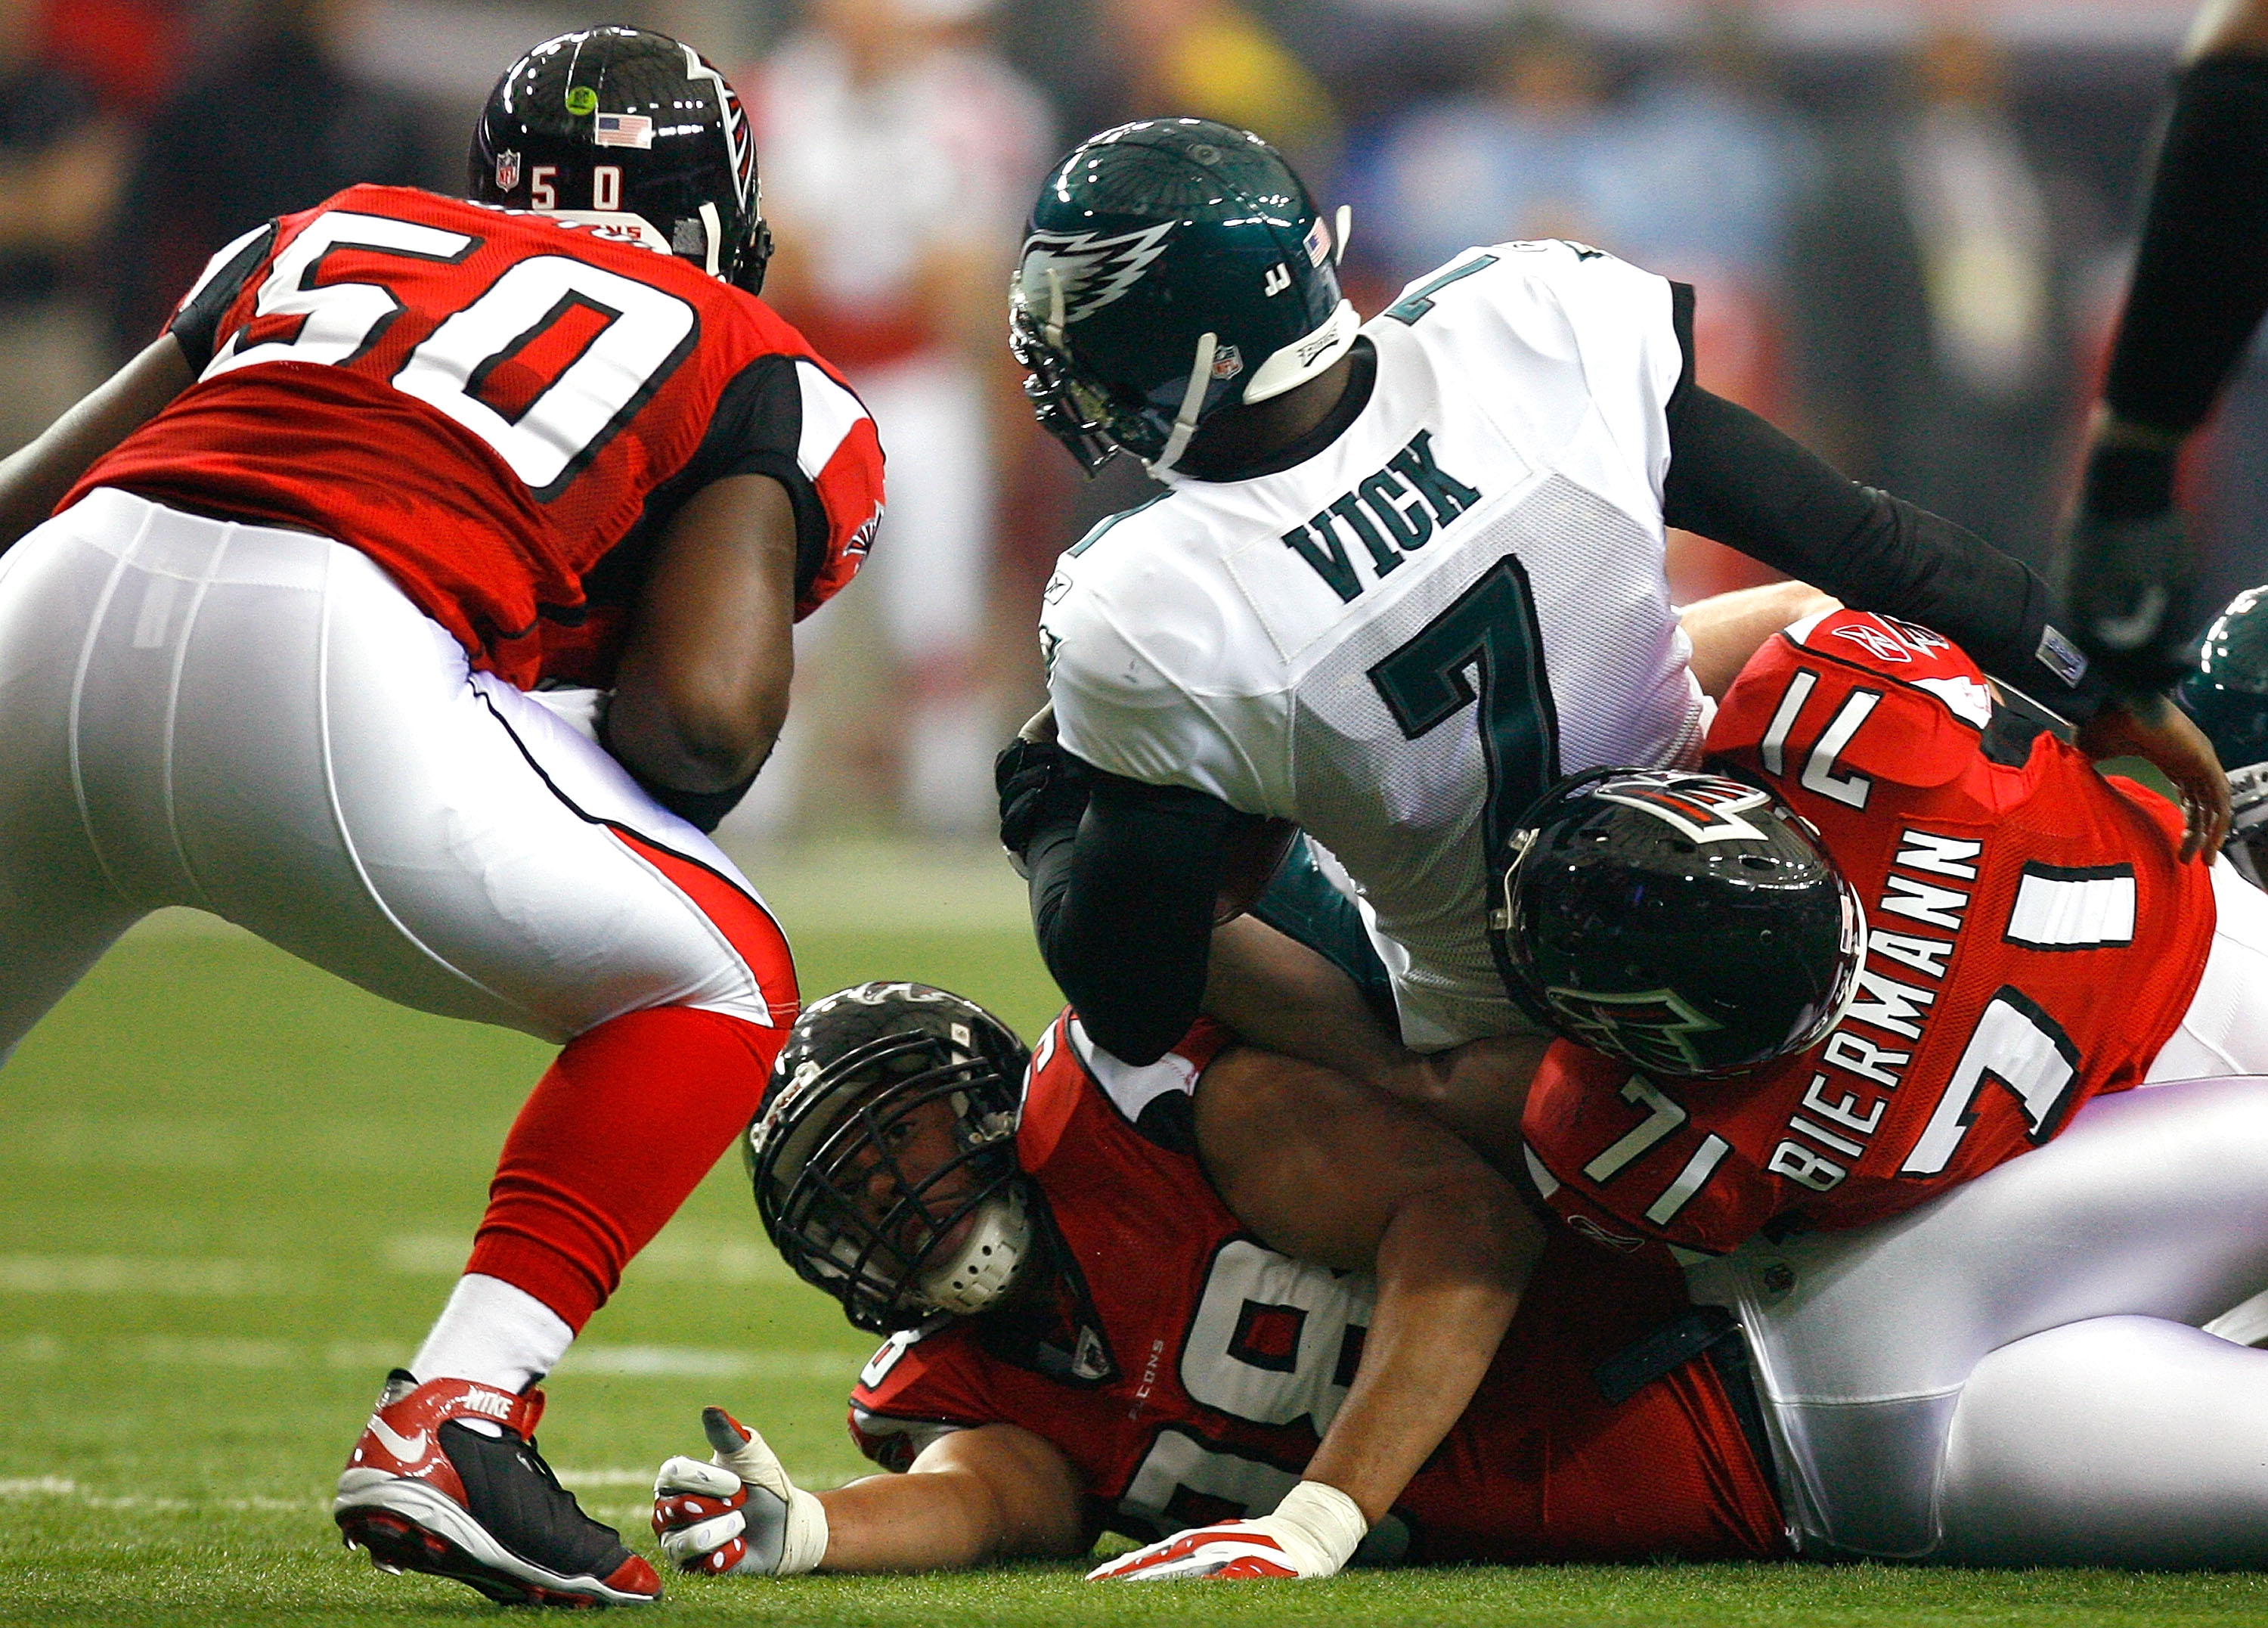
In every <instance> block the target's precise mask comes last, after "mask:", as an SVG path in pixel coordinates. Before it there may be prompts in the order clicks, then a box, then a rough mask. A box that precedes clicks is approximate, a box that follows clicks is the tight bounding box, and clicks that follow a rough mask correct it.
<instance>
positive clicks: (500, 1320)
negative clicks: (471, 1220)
mask: <svg viewBox="0 0 2268 1628" xmlns="http://www.w3.org/2000/svg"><path fill="white" fill-rule="evenodd" d="M574 1343H575V1330H572V1329H571V1328H569V1327H568V1326H567V1325H566V1323H565V1322H563V1321H561V1319H560V1316H559V1314H558V1313H557V1312H555V1311H553V1310H552V1309H551V1308H549V1306H546V1305H545V1304H544V1303H543V1302H542V1301H541V1300H537V1299H536V1298H535V1297H534V1295H532V1294H530V1293H528V1292H527V1290H525V1289H516V1288H514V1287H513V1286H512V1285H510V1284H508V1283H506V1282H505V1281H504V1279H503V1278H490V1277H488V1276H486V1275H485V1274H483V1273H481V1272H468V1273H466V1274H465V1275H464V1276H463V1277H461V1278H458V1279H457V1286H456V1287H455V1288H454V1289H453V1290H451V1291H450V1292H449V1303H448V1304H447V1305H446V1306H444V1307H443V1308H441V1315H440V1317H439V1318H438V1320H437V1321H436V1322H434V1324H433V1331H432V1332H431V1333H430V1334H428V1335H427V1336H426V1337H425V1344H423V1345H422V1346H420V1347H418V1351H417V1356H416V1360H414V1361H412V1362H411V1363H410V1365H409V1371H410V1372H411V1373H412V1374H416V1376H417V1378H418V1380H419V1381H421V1382H422V1381H426V1380H437V1379H460V1380H474V1381H478V1382H479V1383H481V1384H482V1385H493V1386H495V1387H496V1388H497V1389H498V1390H509V1391H512V1392H513V1393H514V1394H515V1395H517V1394H518V1393H519V1392H520V1391H523V1390H525V1389H527V1388H528V1386H530V1385H531V1384H533V1383H534V1382H535V1381H537V1380H540V1379H541V1378H542V1377H543V1376H544V1375H545V1374H549V1373H550V1372H551V1370H552V1369H553V1368H555V1367H556V1366H558V1365H559V1359H560V1358H562V1357H563V1356H565V1355H566V1354H567V1348H568V1347H569V1346H570V1345H572V1344H574Z"/></svg>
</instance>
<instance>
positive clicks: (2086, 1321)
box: [1688, 1078, 2268, 1567]
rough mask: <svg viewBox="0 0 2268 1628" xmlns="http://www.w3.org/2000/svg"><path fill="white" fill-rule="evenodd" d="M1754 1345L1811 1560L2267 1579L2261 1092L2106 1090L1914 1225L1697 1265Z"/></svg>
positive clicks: (1694, 1271) (2266, 1103)
mask: <svg viewBox="0 0 2268 1628" xmlns="http://www.w3.org/2000/svg"><path fill="white" fill-rule="evenodd" d="M1688 1275H1689V1278H1690V1281H1691V1284H1692V1285H1693V1292H1694V1298H1695V1299H1696V1300H1704V1301H1710V1302H1714V1303H1718V1304H1721V1305H1725V1306H1728V1307H1730V1308H1733V1310H1734V1312H1735V1313H1736V1314H1737V1315H1739V1317H1740V1319H1741V1321H1742V1324H1743V1326H1744V1327H1745V1328H1746V1329H1747V1330H1748V1334H1749V1344H1750V1347H1751V1350H1752V1352H1753V1356H1754V1359H1755V1368H1756V1378H1757V1389H1758V1392H1759V1395H1760V1397H1761V1399H1762V1401H1763V1402H1764V1413H1765V1416H1766V1422H1767V1425H1768V1428H1769V1431H1770V1433H1771V1437H1772V1443H1773V1450H1774V1456H1775V1458H1776V1459H1777V1461H1778V1472H1779V1478H1780V1484H1781V1496H1782V1500H1783V1506H1784V1507H1785V1508H1786V1511H1787V1515H1788V1520H1789V1521H1790V1523H1791V1525H1792V1526H1793V1528H1794V1529H1795V1530H1796V1531H1797V1533H1798V1535H1799V1538H1800V1543H1801V1544H1802V1546H1803V1548H1804V1549H1805V1551H1807V1552H1810V1553H1815V1554H1818V1553H1830V1554H1831V1553H1834V1552H1837V1551H1840V1552H1844V1553H1858V1554H1865V1555H1879V1556H1886V1557H1904V1558H1927V1559H1932V1560H1944V1561H1958V1562H1963V1563H1967V1564H1972V1565H2125V1566H2147V1567H2162V1566H2191V1565H2220V1566H2261V1565H2268V1351H2258V1350H2253V1349H2250V1348H2249V1347H2246V1346H2242V1345H2238V1344H2231V1343H2229V1342H2228V1341H2226V1340H2223V1339H2220V1338H2218V1337H2215V1336H2213V1335H2210V1334H2206V1333H2204V1332H2202V1331H2201V1325H2203V1324H2205V1323H2207V1322H2211V1321H2212V1320H2213V1319H2214V1318H2216V1317H2218V1316H2219V1315H2221V1314H2222V1313H2224V1312H2226V1311H2228V1310H2229V1309H2230V1308H2233V1307H2235V1306H2236V1305H2237V1304H2239V1303H2240V1302H2242V1301H2243V1300H2247V1299H2249V1298H2250V1297H2251V1296H2252V1295H2254V1294H2255V1293H2258V1292H2259V1291H2261V1290H2263V1289H2264V1288H2268V1079H2261V1078H2242V1079H2200V1080H2191V1081H2187V1082H2185V1083H2178V1084H2171V1085H2166V1086H2163V1087H2158V1088H2156V1089H2152V1090H2146V1091H2129V1092H2123V1093H2120V1094H2117V1095H2115V1096H2108V1097H2099V1098H2097V1099H2096V1100H2095V1101H2093V1102H2090V1103H2088V1105H2087V1106H2086V1107H2085V1108H2084V1109H2081V1110H2080V1112H2079V1113H2078V1114H2077V1115H2076V1116H2073V1121H2072V1123H2071V1125H2070V1127H2069V1129H2067V1130H2066V1131H2064V1133H2063V1134H2062V1135H2061V1136H2059V1137H2058V1138H2056V1139H2055V1140H2054V1141H2052V1142H2051V1143H2049V1144H2048V1145H2046V1146H2044V1147H2042V1148H2038V1149H2036V1150H2034V1151H2033V1152H2030V1153H2025V1154H2024V1155H2022V1156H2021V1158H2018V1159H2014V1160H2010V1161H2009V1162H2008V1163H2007V1164H2005V1165H2002V1166H2000V1167H1999V1168H1997V1169H1994V1170H1991V1171H1988V1172H1987V1173H1986V1174H1985V1175H1981V1176H1979V1177H1977V1179H1976V1180H1975V1181H1973V1182H1968V1183H1966V1184H1965V1185H1963V1186H1961V1187H1958V1188H1955V1189H1954V1190H1952V1191H1951V1192H1949V1193H1947V1194H1946V1195H1945V1196H1944V1197H1940V1198H1936V1199H1933V1200H1932V1201H1931V1202H1930V1203H1928V1204H1924V1205H1922V1206H1920V1207H1919V1208H1918V1209H1915V1210H1913V1211H1911V1212H1908V1213H1907V1214H1904V1215H1902V1216H1898V1217H1896V1218H1894V1219H1890V1220H1888V1221H1883V1222H1880V1223H1877V1224H1876V1225H1874V1226H1872V1227H1860V1228H1857V1229H1854V1230H1852V1231H1849V1232H1837V1233H1815V1234H1805V1235H1801V1236H1798V1237H1793V1238H1790V1239H1788V1240H1786V1241H1783V1242H1780V1243H1778V1244H1774V1243H1771V1242H1768V1241H1765V1240H1764V1239H1761V1238H1759V1239H1756V1240H1753V1241H1750V1242H1749V1244H1746V1245H1744V1246H1743V1247H1742V1249H1739V1250H1737V1251H1735V1252H1734V1254H1732V1255H1729V1256H1725V1257H1723V1258H1722V1259H1719V1260H1712V1261H1707V1262H1704V1263H1700V1264H1698V1265H1696V1266H1693V1267H1691V1268H1690V1269H1689V1272H1688Z"/></svg>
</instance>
